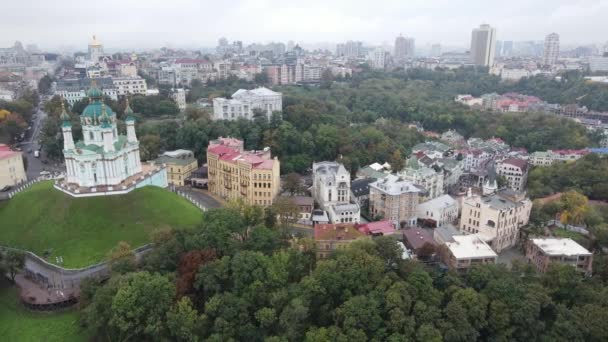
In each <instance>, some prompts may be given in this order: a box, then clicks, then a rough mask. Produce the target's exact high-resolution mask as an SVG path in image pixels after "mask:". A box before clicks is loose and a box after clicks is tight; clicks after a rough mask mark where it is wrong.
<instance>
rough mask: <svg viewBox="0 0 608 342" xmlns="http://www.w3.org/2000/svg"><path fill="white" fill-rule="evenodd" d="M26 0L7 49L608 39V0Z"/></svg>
mask: <svg viewBox="0 0 608 342" xmlns="http://www.w3.org/2000/svg"><path fill="white" fill-rule="evenodd" d="M145 4H146V7H145V8H142V7H141V1H134V0H122V1H118V0H106V1H103V2H101V1H99V2H78V3H72V2H70V1H65V0H57V1H53V2H42V3H40V2H38V1H34V0H22V1H19V2H11V3H8V4H4V5H3V9H4V11H5V13H6V14H9V15H5V18H4V19H3V21H2V22H0V33H1V34H0V47H8V46H11V45H12V44H13V43H14V42H15V41H16V40H19V41H21V42H22V43H23V44H24V45H27V44H36V45H37V46H38V47H40V48H41V49H44V50H58V49H70V50H81V51H84V50H86V46H87V44H88V43H89V41H90V40H91V36H92V35H93V34H95V35H97V37H98V38H99V40H100V41H101V42H102V43H103V44H104V46H105V48H106V49H107V50H108V51H112V50H121V49H132V50H141V49H150V48H160V47H162V46H169V47H174V48H193V49H199V48H205V47H206V48H213V47H215V46H216V45H217V40H218V39H219V38H220V37H226V38H227V39H228V40H229V41H234V40H241V41H243V43H244V44H245V45H248V44H250V43H258V42H260V43H265V42H270V41H275V42H279V41H280V42H283V43H286V42H287V41H289V40H293V41H294V42H296V43H300V44H302V45H304V46H307V45H308V46H319V45H328V46H330V45H332V44H335V43H338V42H342V41H346V40H361V41H363V42H365V43H367V44H370V45H382V44H388V45H392V44H393V41H394V39H395V37H396V36H398V35H399V34H403V35H404V36H408V37H413V38H415V39H416V45H417V47H421V48H422V47H425V46H429V45H431V44H436V43H439V44H442V45H443V46H449V47H454V48H456V47H462V48H466V47H468V44H469V40H470V34H471V30H472V29H473V28H474V27H477V26H479V25H480V24H482V23H487V24H490V25H492V26H493V27H495V28H496V30H497V39H498V40H513V41H541V40H543V39H544V37H545V35H547V34H549V33H551V32H557V33H558V34H559V35H560V41H561V44H562V46H567V45H583V44H592V43H594V44H604V43H605V42H606V41H607V40H608V36H606V35H605V32H608V21H606V20H604V17H605V14H606V13H608V0H601V1H590V0H581V1H565V0H554V1H552V2H551V3H544V2H541V1H524V0H514V1H510V2H509V3H505V2H499V1H488V0H486V1H481V0H471V1H466V2H465V1H447V0H432V1H423V0H414V1H407V2H405V1H396V0H383V1H361V0H353V1H346V0H338V1H332V2H331V3H327V2H324V1H320V0H310V1H307V2H306V5H305V6H304V5H300V3H298V5H296V4H290V3H285V2H284V1H277V0H227V1H224V2H222V3H218V2H209V1H194V0H174V1H160V0H150V1H147V2H146V3H145Z"/></svg>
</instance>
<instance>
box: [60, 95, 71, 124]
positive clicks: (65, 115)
mask: <svg viewBox="0 0 608 342" xmlns="http://www.w3.org/2000/svg"><path fill="white" fill-rule="evenodd" d="M59 118H60V119H61V121H63V126H72V124H71V122H70V116H69V115H68V112H66V110H65V104H64V103H63V99H61V115H60V116H59Z"/></svg>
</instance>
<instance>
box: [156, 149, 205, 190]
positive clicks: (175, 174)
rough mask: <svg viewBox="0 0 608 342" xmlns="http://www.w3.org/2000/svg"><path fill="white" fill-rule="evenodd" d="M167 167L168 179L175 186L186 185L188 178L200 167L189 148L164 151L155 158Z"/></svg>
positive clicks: (158, 162)
mask: <svg viewBox="0 0 608 342" xmlns="http://www.w3.org/2000/svg"><path fill="white" fill-rule="evenodd" d="M155 163H157V164H163V165H165V167H166V168H167V181H168V182H169V184H172V185H175V186H184V184H185V183H184V182H185V180H186V179H188V178H189V177H190V175H192V172H194V171H196V169H197V168H198V162H197V160H196V158H194V153H193V152H192V151H188V150H175V151H168V152H165V153H163V154H162V155H161V156H160V157H158V158H157V159H156V160H155Z"/></svg>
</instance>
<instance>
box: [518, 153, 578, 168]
mask: <svg viewBox="0 0 608 342" xmlns="http://www.w3.org/2000/svg"><path fill="white" fill-rule="evenodd" d="M589 152H590V151H589V150H548V151H537V152H534V153H532V154H530V158H529V162H530V164H531V165H533V166H551V165H553V164H554V163H556V162H570V161H575V160H578V159H580V158H582V157H584V156H585V155H587V154H589Z"/></svg>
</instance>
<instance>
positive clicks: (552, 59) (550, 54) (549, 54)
mask: <svg viewBox="0 0 608 342" xmlns="http://www.w3.org/2000/svg"><path fill="white" fill-rule="evenodd" d="M557 57H559V35H558V34H557V33H555V32H554V33H551V34H549V35H547V37H545V49H544V51H543V64H544V65H548V66H551V65H553V64H555V63H556V62H557Z"/></svg>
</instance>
